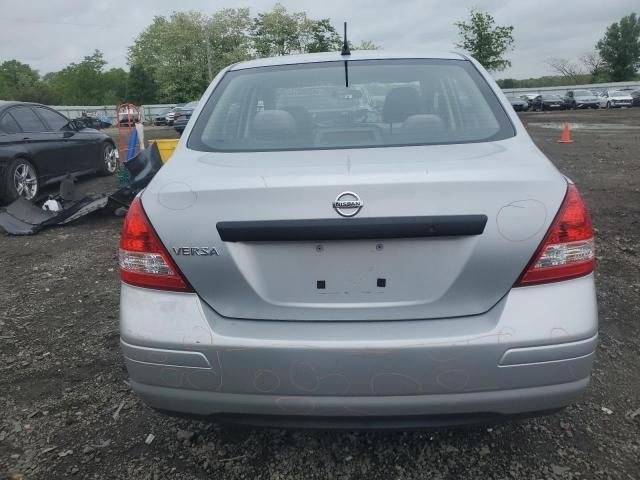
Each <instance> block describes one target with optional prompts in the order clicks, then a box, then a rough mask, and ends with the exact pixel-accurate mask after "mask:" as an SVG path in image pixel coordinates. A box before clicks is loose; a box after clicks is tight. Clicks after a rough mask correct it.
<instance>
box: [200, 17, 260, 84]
mask: <svg viewBox="0 0 640 480" xmlns="http://www.w3.org/2000/svg"><path fill="white" fill-rule="evenodd" d="M251 25H252V20H251V16H250V14H249V9H248V8H225V9H223V10H220V11H218V12H216V13H214V14H213V15H212V16H211V18H210V19H209V21H208V23H207V27H206V28H207V41H208V42H209V53H210V65H211V75H210V78H211V79H213V75H214V74H215V73H217V72H219V71H220V70H222V69H223V68H224V67H226V66H227V65H230V64H232V63H237V62H241V61H243V60H248V59H250V58H251V53H250V49H251V38H250V36H249V33H250V31H251Z"/></svg>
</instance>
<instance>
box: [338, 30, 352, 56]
mask: <svg viewBox="0 0 640 480" xmlns="http://www.w3.org/2000/svg"><path fill="white" fill-rule="evenodd" d="M340 55H351V50H349V41H348V40H347V22H344V43H343V44H342V52H341V53H340Z"/></svg>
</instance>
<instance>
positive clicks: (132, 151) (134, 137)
mask: <svg viewBox="0 0 640 480" xmlns="http://www.w3.org/2000/svg"><path fill="white" fill-rule="evenodd" d="M137 144H138V131H137V130H136V129H135V128H134V129H133V130H131V137H129V149H128V150H127V161H129V160H131V159H132V158H133V157H135V156H136V145H137Z"/></svg>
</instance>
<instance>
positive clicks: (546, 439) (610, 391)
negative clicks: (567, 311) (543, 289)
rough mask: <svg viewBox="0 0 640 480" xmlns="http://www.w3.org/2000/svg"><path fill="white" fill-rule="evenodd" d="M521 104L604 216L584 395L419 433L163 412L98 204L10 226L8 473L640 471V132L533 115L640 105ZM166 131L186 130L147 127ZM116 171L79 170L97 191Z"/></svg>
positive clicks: (3, 311) (107, 220)
mask: <svg viewBox="0 0 640 480" xmlns="http://www.w3.org/2000/svg"><path fill="white" fill-rule="evenodd" d="M523 118H524V119H525V120H527V121H528V122H529V131H530V133H531V135H532V136H533V138H534V140H535V141H536V143H537V144H538V146H539V147H540V148H541V149H542V150H543V151H544V152H545V153H546V154H547V155H548V156H549V157H550V158H551V159H552V160H553V161H554V162H555V164H556V165H557V166H558V167H559V168H560V170H562V171H563V172H564V173H566V174H567V175H568V176H570V177H571V178H572V179H573V180H574V181H575V182H576V183H577V184H578V186H579V188H580V190H581V191H582V193H583V195H584V197H585V199H586V201H587V202H588V203H589V205H590V207H591V211H592V214H593V219H594V223H595V226H596V228H597V230H598V240H597V242H598V253H597V255H598V273H597V283H598V300H599V308H600V320H601V337H600V338H601V341H600V346H599V352H598V359H597V361H596V365H595V369H594V372H593V373H594V374H593V382H592V386H591V387H590V389H589V391H588V394H587V395H586V397H585V398H584V399H583V401H581V402H580V403H578V404H576V405H574V406H572V407H570V408H568V409H567V410H565V411H563V412H561V413H559V414H556V415H553V416H550V417H544V418H538V419H531V420H526V421H521V422H513V423H506V424H502V425H489V426H484V427H474V428H465V429H438V430H430V431H413V432H371V433H362V432H361V433H351V432H337V433H336V432H332V433H324V432H293V431H283V430H258V429H256V430H252V429H238V428H221V427H218V426H214V425H210V424H205V423H200V422H194V421H188V420H176V419H173V418H168V417H165V416H163V415H160V414H158V413H156V412H154V411H152V410H150V409H149V408H147V407H145V406H144V405H143V404H142V403H141V402H140V401H139V400H138V398H137V397H136V396H135V394H133V393H132V392H131V391H130V389H129V387H128V385H127V383H126V380H127V374H126V370H125V368H124V364H123V362H122V358H121V355H120V351H119V347H118V320H117V319H118V286H119V284H118V273H117V268H116V267H117V260H116V249H117V242H118V237H119V229H120V226H121V219H118V218H114V217H105V216H97V215H96V216H91V217H88V218H86V219H84V220H82V221H80V222H78V223H75V224H72V225H69V226H66V227H57V228H53V229H51V230H47V231H45V232H42V233H40V234H39V235H37V236H35V237H7V236H0V250H1V251H2V254H1V255H0V272H1V275H2V280H3V281H2V288H0V405H1V410H0V478H29V479H31V478H34V479H40V478H41V479H53V478H55V479H57V478H67V477H70V478H87V479H94V478H99V479H102V478H122V479H131V478H135V479H162V478H166V479H196V478H265V479H266V478H269V479H277V478H318V479H326V478H363V479H364V478H367V479H389V478H434V479H436V478H437V479H444V478H456V479H457V478H483V479H484V478H487V479H488V478H496V479H503V478H514V479H525V478H526V479H542V478H545V479H547V478H567V479H570V478H573V479H578V478H582V479H584V478H594V479H607V478H611V479H632V478H637V477H638V472H640V440H639V438H640V435H639V434H640V410H638V409H640V336H639V334H640V331H639V330H640V322H639V321H638V318H639V315H640V305H639V301H638V299H639V298H640V274H639V273H640V268H639V267H640V257H639V254H640V246H639V245H638V240H637V239H638V238H639V236H640V154H639V150H640V132H637V131H635V130H632V131H617V132H615V133H614V134H612V133H611V132H610V131H606V132H601V131H598V129H595V130H589V131H586V130H584V129H583V130H580V129H576V130H575V131H574V132H573V137H574V140H575V142H574V143H572V144H558V143H557V142H556V140H557V138H558V136H559V132H558V131H556V130H553V129H547V128H540V127H539V126H537V125H535V124H536V123H537V122H540V123H544V122H564V121H569V122H576V123H594V124H610V123H614V124H628V125H639V124H640V121H639V120H640V109H634V110H621V111H584V112H580V111H579V112H554V113H531V114H524V115H523ZM156 134H157V135H158V136H163V137H162V138H170V137H171V136H175V133H174V132H173V130H172V129H170V128H162V127H156V128H153V129H149V130H148V131H147V136H148V137H153V136H156ZM115 184H116V180H115V178H113V177H111V178H106V179H105V178H88V179H85V180H83V181H81V186H82V187H83V188H87V189H88V190H92V189H93V190H96V191H105V190H108V189H109V188H111V187H112V186H115ZM150 434H151V435H153V437H151V436H150ZM145 440H147V442H148V443H146V442H145Z"/></svg>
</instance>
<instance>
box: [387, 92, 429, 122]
mask: <svg viewBox="0 0 640 480" xmlns="http://www.w3.org/2000/svg"><path fill="white" fill-rule="evenodd" d="M420 104H421V101H420V94H419V93H418V91H417V90H416V89H415V88H412V87H398V88H393V89H391V90H389V93H387V96H386V98H385V99H384V106H383V107H382V121H383V122H385V123H399V122H404V121H405V120H406V119H407V117H409V116H411V115H416V114H418V113H420Z"/></svg>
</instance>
